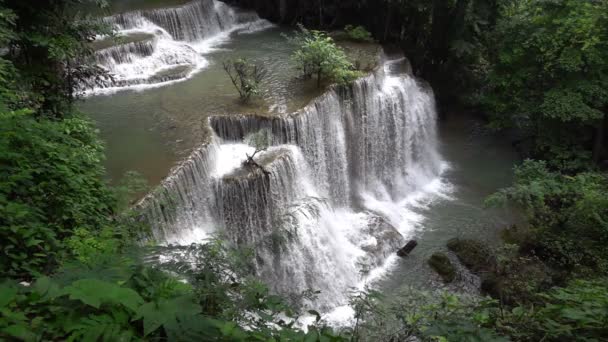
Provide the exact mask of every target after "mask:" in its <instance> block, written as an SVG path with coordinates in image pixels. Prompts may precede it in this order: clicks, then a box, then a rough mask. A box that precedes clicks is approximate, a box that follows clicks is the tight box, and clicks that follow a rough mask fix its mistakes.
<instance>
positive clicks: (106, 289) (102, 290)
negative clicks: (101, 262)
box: [64, 279, 144, 311]
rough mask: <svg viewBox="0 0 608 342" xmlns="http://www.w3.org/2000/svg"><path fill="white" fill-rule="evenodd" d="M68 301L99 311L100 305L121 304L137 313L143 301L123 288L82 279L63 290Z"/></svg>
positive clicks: (95, 280) (136, 294) (129, 290)
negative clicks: (76, 301) (77, 301)
mask: <svg viewBox="0 0 608 342" xmlns="http://www.w3.org/2000/svg"><path fill="white" fill-rule="evenodd" d="M64 291H65V292H64V293H65V294H67V295H69V296H70V299H75V300H80V301H81V302H83V303H85V304H87V305H90V306H92V307H94V308H96V309H99V307H100V306H101V304H104V303H112V304H121V305H123V306H125V307H126V308H128V309H131V310H133V311H137V309H138V308H139V306H140V305H141V304H142V303H143V302H144V300H143V299H142V298H141V297H140V296H139V294H138V293H137V292H135V291H133V290H132V289H128V288H123V287H120V286H118V285H116V284H112V283H108V282H105V281H102V280H97V279H82V280H78V281H76V282H74V283H73V284H72V285H71V286H68V287H66V288H65V290H64Z"/></svg>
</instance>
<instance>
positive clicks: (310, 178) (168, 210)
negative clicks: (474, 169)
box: [140, 59, 444, 311]
mask: <svg viewBox="0 0 608 342" xmlns="http://www.w3.org/2000/svg"><path fill="white" fill-rule="evenodd" d="M404 63H405V61H404V59H400V60H394V61H388V62H385V63H384V68H381V69H380V70H378V71H377V72H376V73H374V74H372V75H370V76H368V77H365V78H362V79H360V80H358V81H356V82H355V83H354V84H353V85H351V86H348V87H334V88H332V89H331V90H329V91H328V92H327V93H325V94H324V95H323V96H321V97H319V98H317V99H316V100H314V101H313V102H312V103H311V104H309V105H308V106H306V107H305V108H303V109H302V110H300V111H298V112H296V113H292V114H288V115H282V116H278V117H257V116H245V115H243V116H218V117H212V118H211V119H210V125H211V127H212V128H213V130H214V133H215V134H214V135H213V136H214V137H213V139H212V140H211V141H210V142H209V143H207V144H205V145H204V146H203V147H201V148H200V149H199V150H198V151H196V152H195V153H194V154H193V155H192V156H191V157H190V159H189V160H187V161H186V162H184V163H183V164H182V165H181V166H180V167H179V168H178V169H176V170H174V172H173V173H172V175H171V176H170V177H169V178H168V179H167V180H166V181H165V182H164V184H163V185H162V186H161V187H160V189H159V190H158V191H157V192H156V193H153V194H151V195H149V196H148V197H147V198H145V199H144V200H143V201H142V202H141V203H140V207H141V209H142V211H143V214H144V216H145V217H146V219H147V221H148V222H150V223H151V225H152V227H153V232H154V233H155V236H156V238H157V239H158V240H161V241H165V242H167V243H179V244H184V243H192V242H200V241H201V239H202V238H203V237H204V236H208V235H209V234H212V233H213V232H216V231H224V232H225V235H226V236H227V237H228V238H229V239H230V240H231V241H232V242H233V243H235V244H236V245H238V246H251V247H253V248H254V250H255V253H256V258H255V264H256V269H257V272H258V273H259V275H260V276H261V277H262V278H263V279H265V280H266V281H267V282H268V283H269V285H270V286H271V287H272V288H273V289H274V290H275V291H277V292H279V293H282V294H293V293H299V292H301V291H304V290H308V289H315V290H320V291H321V293H320V295H319V298H318V300H317V302H316V303H315V306H316V307H318V308H319V307H320V308H321V309H323V310H326V311H328V310H330V309H332V308H336V307H338V306H340V305H345V304H347V302H348V297H347V293H348V291H347V290H348V289H349V288H352V287H357V286H362V284H364V283H365V282H366V281H368V280H369V279H370V275H373V274H375V273H378V272H377V270H378V269H382V267H383V266H386V265H387V264H390V260H392V259H394V256H393V255H394V252H395V251H396V250H397V249H398V248H399V247H400V246H401V245H402V244H403V242H404V241H405V237H408V236H410V235H411V233H412V230H413V229H414V228H415V227H416V223H417V220H418V217H417V216H416V215H415V214H413V211H412V206H415V205H416V204H417V203H418V202H417V201H418V200H420V199H421V198H423V197H425V196H428V195H429V194H432V193H436V192H437V191H439V190H440V188H441V185H442V184H441V180H440V174H441V172H442V169H443V168H444V165H443V164H444V163H443V162H442V161H441V159H440V157H439V155H438V152H437V137H436V131H435V126H436V112H435V107H434V99H433V94H432V92H431V91H430V90H429V89H425V87H423V86H421V85H420V84H419V83H418V82H417V81H416V80H415V79H414V78H413V77H412V76H410V75H409V74H408V73H400V72H395V71H394V70H393V69H394V68H393V66H394V65H396V64H404ZM263 128H266V129H268V130H270V131H271V133H272V145H273V147H271V148H270V149H269V150H268V151H266V152H264V153H262V154H261V155H260V156H259V157H258V158H256V160H257V162H258V163H259V164H261V165H262V166H263V167H264V169H265V170H266V172H263V171H261V170H259V169H248V168H245V167H244V166H242V165H241V164H242V162H243V161H244V160H245V157H246V154H247V153H249V154H251V153H252V152H253V148H252V147H249V146H247V145H244V144H242V143H240V142H241V141H242V140H243V137H244V136H245V135H246V134H248V133H253V132H256V131H258V130H260V129H263ZM387 260H388V261H387Z"/></svg>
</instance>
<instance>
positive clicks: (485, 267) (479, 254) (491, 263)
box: [447, 238, 496, 274]
mask: <svg viewBox="0 0 608 342" xmlns="http://www.w3.org/2000/svg"><path fill="white" fill-rule="evenodd" d="M447 246H448V248H449V249H450V250H451V251H452V252H454V253H455V254H456V256H457V257H458V260H460V262H462V263H463V264H464V265H465V266H466V267H467V268H468V269H469V270H471V272H473V273H477V274H479V273H482V272H487V271H491V270H493V269H494V268H495V266H496V258H495V256H494V253H492V250H490V248H489V247H487V246H486V245H485V244H483V243H482V242H480V241H477V240H472V239H458V238H456V239H452V240H450V241H448V243H447Z"/></svg>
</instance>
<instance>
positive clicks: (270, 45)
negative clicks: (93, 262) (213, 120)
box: [79, 27, 379, 185]
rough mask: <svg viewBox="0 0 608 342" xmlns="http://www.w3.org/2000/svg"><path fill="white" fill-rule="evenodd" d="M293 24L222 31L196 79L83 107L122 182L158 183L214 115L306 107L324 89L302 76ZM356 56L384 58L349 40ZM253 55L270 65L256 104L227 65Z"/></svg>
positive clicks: (113, 95)
mask: <svg viewBox="0 0 608 342" xmlns="http://www.w3.org/2000/svg"><path fill="white" fill-rule="evenodd" d="M292 32H293V31H292V30H291V29H286V28H280V27H273V28H269V29H266V30H263V31H259V32H254V33H239V32H236V33H233V34H231V35H228V34H226V35H220V36H219V37H216V38H213V41H212V42H210V43H209V49H208V51H207V53H206V54H205V55H204V58H205V59H207V61H208V63H209V65H208V66H207V67H206V68H204V69H203V70H201V71H200V72H198V73H196V74H195V75H194V76H193V77H191V78H189V79H186V80H183V81H179V82H174V83H171V84H164V85H161V86H158V87H152V88H146V89H145V90H142V89H134V88H132V89H123V90H118V91H113V92H110V93H107V94H102V95H94V96H89V97H86V98H85V99H84V101H82V102H81V104H80V105H79V107H80V110H81V111H83V112H84V113H87V114H88V115H89V116H91V117H92V119H93V120H94V121H95V122H96V123H97V125H98V127H99V129H100V131H101V137H102V139H103V140H104V141H105V142H106V156H107V160H106V164H105V166H106V169H107V173H108V177H109V178H110V179H111V180H113V181H115V180H117V179H120V177H121V176H122V175H123V174H124V173H125V172H126V171H138V172H139V173H141V174H142V175H144V177H145V178H146V179H147V180H148V181H149V182H150V184H151V185H156V184H158V183H159V182H160V181H161V180H162V179H163V178H164V177H166V176H167V175H168V173H169V170H170V169H171V167H172V166H174V165H175V164H176V163H177V162H178V161H179V160H181V159H183V158H185V157H186V156H187V155H188V154H189V152H190V151H191V150H192V148H194V147H196V146H198V145H199V144H200V143H202V142H203V141H205V138H206V137H207V135H208V131H207V118H208V117H209V116H212V115H231V114H261V115H276V114H281V113H290V112H293V111H296V110H298V109H299V108H301V107H303V106H304V105H306V104H307V103H308V102H309V101H310V100H312V99H313V98H314V97H316V96H318V95H320V94H321V93H322V90H320V89H318V88H317V84H316V82H315V81H314V80H302V79H301V78H300V77H299V76H300V74H299V71H298V70H297V68H296V67H295V65H294V63H293V62H292V61H291V59H290V56H291V54H292V53H293V51H294V49H295V47H294V46H293V45H291V44H289V43H288V42H287V39H286V38H285V35H286V34H291V33H292ZM340 45H341V46H342V47H343V48H344V49H345V51H346V53H347V55H348V56H349V57H350V58H351V59H352V60H353V61H355V60H360V61H363V62H362V67H365V68H369V67H371V65H372V64H373V63H374V62H375V61H376V60H377V57H378V54H379V47H378V46H377V45H374V44H356V43H346V42H342V43H340ZM237 58H246V59H247V60H248V61H250V62H252V63H256V64H258V65H261V66H263V67H264V68H265V69H266V70H267V76H266V78H265V79H264V81H263V82H262V86H261V88H262V91H261V94H260V96H258V97H256V98H253V99H252V100H251V101H249V102H248V103H246V104H245V103H243V102H242V101H240V100H239V96H238V93H237V91H236V89H235V88H234V86H233V84H232V83H231V81H230V78H229V77H228V75H227V74H226V72H225V71H224V69H223V62H224V61H230V60H234V59H237Z"/></svg>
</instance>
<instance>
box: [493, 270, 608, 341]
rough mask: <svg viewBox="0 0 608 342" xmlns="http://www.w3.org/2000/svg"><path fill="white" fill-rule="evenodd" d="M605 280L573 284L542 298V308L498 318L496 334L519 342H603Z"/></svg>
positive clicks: (607, 302)
mask: <svg viewBox="0 0 608 342" xmlns="http://www.w3.org/2000/svg"><path fill="white" fill-rule="evenodd" d="M606 284H608V283H607V282H606V279H599V280H596V281H582V280H578V281H574V282H572V283H570V284H569V285H568V286H567V287H565V288H555V289H553V290H550V291H548V292H546V293H543V294H541V295H540V297H541V298H542V300H543V304H542V305H540V306H517V307H514V308H512V309H510V310H503V311H502V313H501V314H500V315H495V321H494V322H493V323H492V324H493V325H494V326H495V327H496V329H497V330H499V331H501V332H503V333H505V334H508V335H510V336H511V337H512V338H513V339H514V340H517V341H556V342H557V341H602V340H604V338H605V336H606V334H607V333H608V330H607V327H608V291H607V290H608V288H607V286H606Z"/></svg>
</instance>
